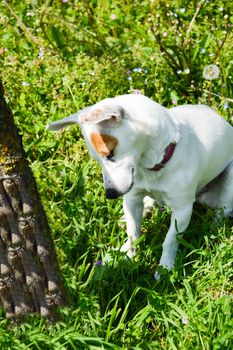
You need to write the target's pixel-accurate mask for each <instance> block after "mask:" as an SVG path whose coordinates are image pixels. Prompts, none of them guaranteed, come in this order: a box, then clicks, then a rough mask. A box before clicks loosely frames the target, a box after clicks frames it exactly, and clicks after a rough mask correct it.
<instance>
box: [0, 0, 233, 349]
mask: <svg viewBox="0 0 233 350" xmlns="http://www.w3.org/2000/svg"><path fill="white" fill-rule="evenodd" d="M0 6H1V18H0V23H1V28H0V35H1V45H0V59H1V63H2V64H1V66H2V73H1V75H2V79H3V81H4V84H5V90H6V92H7V96H6V97H7V100H8V102H9V104H10V106H11V108H12V109H13V112H14V116H15V120H16V123H17V125H18V127H19V129H20V132H21V134H22V136H23V142H24V148H25V151H26V153H27V156H28V159H29V160H30V163H31V167H32V169H33V172H34V175H35V177H36V180H37V184H38V188H39V191H40V193H41V198H42V201H43V205H44V207H45V210H46V213H47V216H48V220H49V224H50V227H51V231H52V234H53V239H54V242H55V245H56V250H57V254H58V258H59V263H60V267H61V273H62V276H63V279H64V283H65V286H66V289H67V292H68V299H69V307H66V308H62V309H60V310H59V321H58V322H57V323H55V324H50V323H49V322H48V321H47V320H44V319H42V318H39V317H32V316H28V317H27V319H26V322H25V323H24V324H21V325H17V324H11V323H10V322H9V321H6V320H5V319H4V316H3V314H1V316H0V348H1V349H12V350H18V349H30V350H31V349H33V350H34V349H36V350H37V349H41V350H42V349H43V350H44V349H46V350H47V349H56V350H57V349H59V350H64V349H114V350H115V349H151V350H152V349H153V350H154V349H164V350H165V349H166V350H167V349H198V350H199V349H205V350H212V349H214V350H217V349H221V350H222V349H229V350H230V349H232V346H233V342H232V326H233V322H232V275H233V270H232V237H233V235H232V225H231V221H229V220H227V219H223V220H222V222H221V223H219V224H217V223H216V222H215V220H214V213H213V212H212V211H211V210H207V209H206V208H201V207H198V206H197V207H195V210H194V214H193V217H192V221H191V223H190V226H189V228H188V230H187V232H186V233H185V235H184V237H183V239H181V240H180V250H179V254H178V257H177V261H176V267H175V268H174V269H173V271H171V273H170V274H168V273H166V272H162V277H161V280H160V281H158V282H156V281H154V279H153V273H154V270H155V268H156V266H157V264H158V260H159V256H160V254H161V243H162V241H163V239H164V237H165V234H166V231H167V228H168V225H169V218H170V213H169V209H168V208H156V209H155V210H154V212H153V214H152V216H151V217H150V218H146V219H145V220H144V222H143V227H142V235H141V237H140V238H139V240H138V242H137V245H138V249H137V252H138V253H137V256H136V257H135V259H134V260H133V261H129V260H126V259H125V257H124V255H123V254H121V253H120V252H119V251H118V249H117V248H119V247H120V246H121V244H122V242H123V241H124V240H125V239H126V234H125V228H124V227H121V226H119V225H118V220H119V218H120V217H121V215H122V209H121V200H116V201H107V200H106V199H105V194H104V189H103V185H102V180H101V171H100V168H99V166H98V165H97V164H96V162H95V161H93V160H91V159H90V158H89V155H88V153H87V149H86V146H85V143H84V141H83V139H82V137H81V134H80V131H79V129H78V128H77V127H71V128H70V129H69V130H68V131H65V132H63V131H62V132H59V133H57V134H52V133H49V132H48V131H46V130H45V125H46V124H47V123H49V122H51V121H54V120H57V119H59V118H62V117H64V116H67V115H69V114H71V113H73V112H75V111H77V110H78V109H80V108H83V107H85V106H87V105H90V104H92V103H94V102H96V101H98V100H101V99H102V98H105V97H108V96H115V95H117V94H123V93H128V92H132V93H134V92H136V93H138V92H141V93H144V94H146V95H148V96H149V97H152V98H153V99H155V100H156V101H158V102H159V103H162V104H163V105H165V106H168V107H169V106H173V105H176V104H180V103H205V104H210V105H211V106H212V107H213V108H214V109H216V110H217V111H218V112H220V113H221V114H222V115H223V117H224V118H225V119H227V120H228V121H230V122H231V116H232V108H231V107H232V68H233V67H232V64H233V61H232V54H231V53H232V49H233V47H232V46H233V40H232V12H231V11H232V4H231V2H230V1H220V0H217V1H214V2H212V1H200V2H197V1H183V0H182V1H181V0H175V1H173V2H165V1H138V0H136V1H134V2H129V1H120V0H118V1H115V2H110V1H104V0H101V1H71V0H68V1H64V0H63V1H46V2H44V1H40V0H35V1H32V2H30V1H25V2H22V1H16V0H13V1H5V2H2V3H1V5H0ZM211 64H214V65H216V66H217V67H218V68H219V70H220V75H219V77H218V78H217V79H214V80H208V79H205V78H204V76H203V69H204V67H206V66H208V65H211ZM102 260H105V261H106V262H105V264H104V265H102V264H101V261H102Z"/></svg>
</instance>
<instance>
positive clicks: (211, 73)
mask: <svg viewBox="0 0 233 350" xmlns="http://www.w3.org/2000/svg"><path fill="white" fill-rule="evenodd" d="M202 74H203V77H204V78H205V79H207V80H214V79H218V77H219V74H220V70H219V68H218V66H216V64H210V65H209V66H205V67H204V69H203V72H202Z"/></svg>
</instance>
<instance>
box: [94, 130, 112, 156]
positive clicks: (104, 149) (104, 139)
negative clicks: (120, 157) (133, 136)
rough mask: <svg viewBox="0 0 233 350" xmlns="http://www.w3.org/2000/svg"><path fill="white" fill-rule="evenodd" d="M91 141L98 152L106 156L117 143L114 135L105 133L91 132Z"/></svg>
mask: <svg viewBox="0 0 233 350" xmlns="http://www.w3.org/2000/svg"><path fill="white" fill-rule="evenodd" d="M91 143H92V145H93V147H94V149H95V150H96V152H97V153H98V154H100V155H101V156H102V157H107V156H108V155H109V154H110V153H111V152H112V151H113V150H114V149H115V148H116V145H117V144H118V140H117V138H116V137H114V136H111V135H107V134H98V133H92V134H91Z"/></svg>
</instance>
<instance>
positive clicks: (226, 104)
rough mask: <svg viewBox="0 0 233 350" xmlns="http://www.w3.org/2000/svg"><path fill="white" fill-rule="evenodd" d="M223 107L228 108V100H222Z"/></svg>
mask: <svg viewBox="0 0 233 350" xmlns="http://www.w3.org/2000/svg"><path fill="white" fill-rule="evenodd" d="M223 108H224V109H228V108H229V105H228V102H227V101H226V102H224V105H223Z"/></svg>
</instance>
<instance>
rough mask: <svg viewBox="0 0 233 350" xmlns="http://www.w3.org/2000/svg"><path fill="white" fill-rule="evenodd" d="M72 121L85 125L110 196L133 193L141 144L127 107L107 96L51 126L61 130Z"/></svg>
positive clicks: (83, 129)
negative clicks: (130, 191)
mask: <svg viewBox="0 0 233 350" xmlns="http://www.w3.org/2000/svg"><path fill="white" fill-rule="evenodd" d="M71 124H79V125H80V126H81V129H82V133H83V136H84V138H85V141H86V144H87V146H88V149H89V151H90V154H91V156H92V157H94V158H95V159H97V160H98V162H99V163H100V164H101V166H102V173H103V181H104V185H105V189H106V196H107V198H117V197H119V196H121V195H124V194H126V193H127V192H129V190H130V189H131V187H132V186H133V183H134V171H135V163H136V158H137V152H136V149H137V147H136V145H135V143H136V137H135V134H136V132H135V128H134V127H133V125H132V123H131V121H130V118H129V117H128V115H127V111H126V110H125V108H123V107H122V106H120V105H119V104H115V103H114V102H113V101H112V99H106V100H103V101H101V102H99V103H97V104H95V105H93V106H91V107H88V108H86V109H84V110H82V111H80V112H79V113H77V114H74V115H72V116H70V117H68V118H64V119H62V120H60V121H57V122H54V123H51V124H49V125H48V127H47V128H48V129H49V130H59V129H62V128H65V127H67V126H69V125H71Z"/></svg>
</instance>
